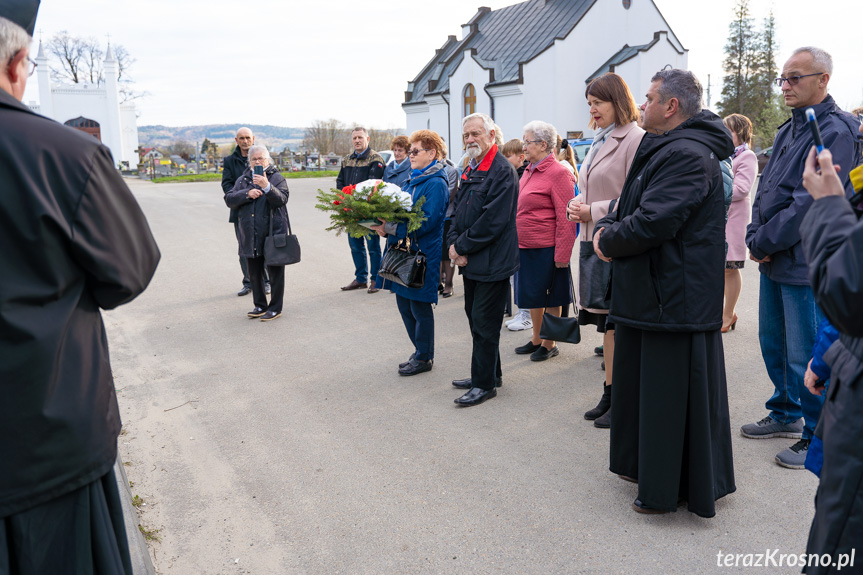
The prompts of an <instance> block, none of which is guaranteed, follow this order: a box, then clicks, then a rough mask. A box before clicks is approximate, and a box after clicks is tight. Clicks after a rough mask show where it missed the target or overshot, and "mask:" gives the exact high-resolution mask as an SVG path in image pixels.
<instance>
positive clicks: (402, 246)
mask: <svg viewBox="0 0 863 575" xmlns="http://www.w3.org/2000/svg"><path fill="white" fill-rule="evenodd" d="M426 263H427V262H426V255H425V254H424V253H422V252H421V251H419V250H412V249H411V241H410V239H409V238H405V239H402V240H399V241H398V242H396V243H395V244H394V245H392V246H390V247H388V248H387V251H386V253H385V254H384V257H383V259H381V265H380V268H378V275H379V276H381V277H382V278H384V279H386V280H390V281H393V282H396V283H397V284H399V285H403V286H405V287H409V288H421V287H423V285H424V284H425V281H426Z"/></svg>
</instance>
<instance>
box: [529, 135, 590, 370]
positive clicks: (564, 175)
mask: <svg viewBox="0 0 863 575" xmlns="http://www.w3.org/2000/svg"><path fill="white" fill-rule="evenodd" d="M523 132H524V135H523V139H524V145H523V150H524V155H525V158H526V159H527V161H528V162H530V164H529V165H528V166H527V168H526V169H525V170H524V173H523V174H522V176H521V181H520V182H519V193H518V209H517V211H516V216H515V225H516V229H517V232H518V253H519V263H520V267H519V270H518V274H516V278H517V279H516V281H517V282H518V287H517V289H516V292H515V293H516V302H515V303H516V305H518V308H519V309H528V310H530V319H531V322H532V324H533V325H532V327H531V329H532V330H533V331H532V333H531V338H530V341H529V342H527V343H526V344H524V345H522V346H519V347H517V348H515V353H517V354H520V355H527V354H530V359H531V360H532V361H544V360H546V359H548V358H550V357H554V356H556V355H558V353H559V351H558V348H557V346H556V345H555V344H554V342H553V341H550V340H543V339H541V338H540V337H539V332H540V329H541V328H542V314H543V312H544V311H546V312H548V313H549V314H551V315H556V316H559V315H560V312H561V307H562V306H565V305H569V304H570V302H571V301H572V298H571V297H570V289H569V282H570V275H569V260H570V258H571V257H572V246H573V244H575V235H576V234H575V224H573V223H570V222H568V221H567V220H566V203H567V202H568V201H569V200H570V199H571V198H572V193H573V192H572V191H573V189H575V175H574V174H573V173H572V172H570V171H569V170H567V169H566V168H565V167H563V165H562V164H561V163H560V162H559V161H558V159H557V156H556V154H555V152H556V151H557V147H558V135H557V130H555V129H554V126H552V125H551V124H549V123H547V122H541V121H534V122H530V123H529V124H528V125H526V126H525V127H524V130H523Z"/></svg>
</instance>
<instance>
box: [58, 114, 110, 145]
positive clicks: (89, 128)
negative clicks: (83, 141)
mask: <svg viewBox="0 0 863 575" xmlns="http://www.w3.org/2000/svg"><path fill="white" fill-rule="evenodd" d="M64 124H65V125H66V126H69V127H70V128H75V129H76V130H81V131H82V132H86V133H88V134H90V135H91V136H93V137H94V138H96V139H97V140H99V141H100V142H101V141H102V127H101V126H100V125H99V122H97V121H96V120H91V119H89V118H85V117H83V116H78V117H77V118H73V119H71V120H68V121H66V122H64Z"/></svg>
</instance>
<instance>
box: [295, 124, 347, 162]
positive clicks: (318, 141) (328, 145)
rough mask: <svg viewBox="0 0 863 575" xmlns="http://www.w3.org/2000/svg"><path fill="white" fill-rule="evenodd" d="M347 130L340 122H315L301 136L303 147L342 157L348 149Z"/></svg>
mask: <svg viewBox="0 0 863 575" xmlns="http://www.w3.org/2000/svg"><path fill="white" fill-rule="evenodd" d="M347 130H348V128H347V126H345V125H344V124H343V123H342V122H340V121H338V120H336V119H334V118H330V119H329V120H315V121H314V122H313V123H312V125H311V127H309V128H306V133H305V135H304V136H303V145H304V146H305V147H306V148H309V149H310V150H317V151H318V152H320V153H321V154H327V153H330V152H333V153H336V154H339V155H344V154H347V152H348V150H349V149H350V146H349V143H348V137H347V136H346V132H347Z"/></svg>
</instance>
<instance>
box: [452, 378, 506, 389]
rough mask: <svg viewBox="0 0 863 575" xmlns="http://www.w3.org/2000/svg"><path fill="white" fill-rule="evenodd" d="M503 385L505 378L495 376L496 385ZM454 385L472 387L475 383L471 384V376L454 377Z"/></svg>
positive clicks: (465, 387) (462, 387)
mask: <svg viewBox="0 0 863 575" xmlns="http://www.w3.org/2000/svg"><path fill="white" fill-rule="evenodd" d="M501 385H503V380H502V379H501V378H499V377H496V378H494V386H495V387H500V386H501ZM452 386H453V387H457V388H459V389H470V388H471V387H473V385H472V384H471V379H470V378H469V377H466V378H465V379H454V380H453V382H452Z"/></svg>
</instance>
